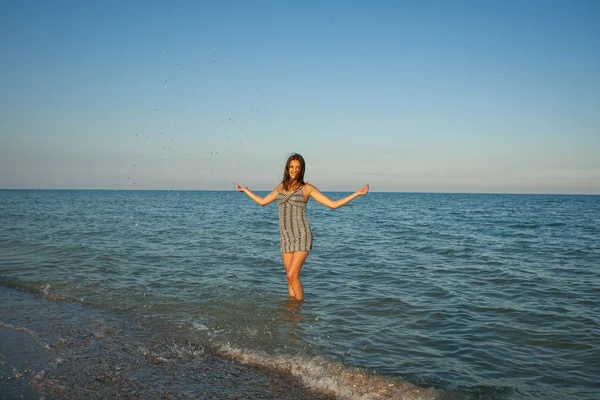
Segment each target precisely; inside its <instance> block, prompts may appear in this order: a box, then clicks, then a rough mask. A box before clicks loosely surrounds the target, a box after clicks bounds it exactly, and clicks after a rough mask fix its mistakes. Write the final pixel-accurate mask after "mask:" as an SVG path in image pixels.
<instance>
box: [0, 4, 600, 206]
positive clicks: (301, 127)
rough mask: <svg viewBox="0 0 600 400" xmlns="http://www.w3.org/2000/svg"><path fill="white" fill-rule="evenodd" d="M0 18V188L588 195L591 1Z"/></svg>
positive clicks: (23, 12) (598, 164) (47, 13)
mask: <svg viewBox="0 0 600 400" xmlns="http://www.w3.org/2000/svg"><path fill="white" fill-rule="evenodd" d="M0 7H1V11H2V12H0V38H1V39H0V51H1V54H2V62H0V73H1V76H2V77H3V80H2V89H1V90H0V188H89V189H231V188H232V187H233V183H234V182H239V183H240V184H242V185H244V186H249V187H250V188H251V189H255V190H270V189H272V188H273V187H274V186H275V185H276V184H277V183H278V182H279V180H280V179H281V176H282V172H283V165H284V163H285V160H286V159H287V157H288V155H289V154H290V153H292V152H299V153H301V154H302V155H303V156H304V158H305V159H306V161H307V171H306V175H305V178H306V179H307V180H308V181H310V182H311V183H313V184H315V185H316V186H317V187H319V188H320V189H321V190H324V191H330V190H331V191H333V190H355V189H358V188H359V187H361V186H363V185H364V184H365V183H369V184H370V185H371V190H373V191H417V192H501V193H502V192H509V193H594V194H600V156H599V155H600V112H599V110H600V24H598V21H599V20H600V2H598V1H566V0H564V1H552V0H529V1H416V0H415V1H327V2H319V1H302V2H292V1H214V2H201V1H189V2H181V1H174V2H167V1H160V2H153V1H136V2H134V1H119V2H117V1H114V2H113V1H103V2H93V1H59V0H57V1H51V2H49V1H11V0H9V1H4V2H3V3H2V5H1V6H0Z"/></svg>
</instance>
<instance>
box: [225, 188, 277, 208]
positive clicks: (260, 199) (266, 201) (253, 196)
mask: <svg viewBox="0 0 600 400" xmlns="http://www.w3.org/2000/svg"><path fill="white" fill-rule="evenodd" d="M282 186H283V183H280V184H279V185H277V187H276V188H275V189H273V191H272V192H271V193H269V194H268V195H266V196H265V197H260V196H259V195H257V194H256V193H252V192H251V191H250V189H248V188H247V187H241V186H240V185H239V184H237V183H236V185H235V188H236V189H237V190H238V192H244V193H246V194H247V195H248V197H250V198H251V199H252V200H254V201H255V202H257V203H258V204H260V205H261V206H263V207H264V206H266V205H267V204H269V203H272V202H273V201H274V200H275V199H277V193H279V191H280V190H281V187H282Z"/></svg>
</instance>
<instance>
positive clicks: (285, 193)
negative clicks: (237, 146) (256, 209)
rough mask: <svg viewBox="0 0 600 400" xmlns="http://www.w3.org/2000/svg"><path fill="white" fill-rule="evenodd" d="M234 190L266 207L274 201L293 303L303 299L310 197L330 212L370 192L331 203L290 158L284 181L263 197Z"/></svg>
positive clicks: (300, 162) (310, 238) (297, 156)
mask: <svg viewBox="0 0 600 400" xmlns="http://www.w3.org/2000/svg"><path fill="white" fill-rule="evenodd" d="M236 188H237V190H238V191H240V192H244V193H246V194H247V195H248V196H249V197H250V198H251V199H252V200H254V201H255V202H257V203H258V204H260V205H261V206H266V205H267V204H269V203H272V202H273V201H275V200H277V203H278V206H279V231H280V233H281V253H282V258H283V266H284V267H285V271H286V274H287V281H288V291H289V293H290V296H291V297H293V298H295V299H296V300H303V299H304V291H303V289H302V283H301V282H300V278H299V277H300V269H302V265H304V261H305V260H306V257H307V256H308V252H309V251H310V250H311V249H312V242H313V235H312V232H311V230H310V225H309V224H308V219H306V202H307V201H308V199H309V198H310V197H312V198H313V199H315V200H316V201H318V202H319V203H321V204H323V205H324V206H327V207H329V208H332V209H336V208H338V207H341V206H343V205H344V204H346V203H348V202H350V201H351V200H353V199H355V198H356V197H358V196H364V195H366V194H367V193H368V192H369V185H365V187H363V188H362V189H359V190H357V191H356V192H354V193H352V194H351V195H350V196H347V197H344V198H343V199H339V200H331V199H330V198H329V197H327V196H325V195H324V194H323V193H321V192H320V191H319V189H317V188H316V187H314V186H313V185H311V184H309V183H305V182H304V158H302V156H301V155H300V154H292V155H291V156H290V158H288V160H287V163H286V164H285V170H284V171H283V181H282V182H281V183H280V184H279V185H277V187H276V188H275V189H273V191H272V192H271V193H269V194H268V195H266V196H265V197H260V196H258V195H257V194H255V193H252V192H251V191H250V190H249V189H248V188H247V187H244V188H243V187H241V186H240V185H239V184H237V185H236Z"/></svg>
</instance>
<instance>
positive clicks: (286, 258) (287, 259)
mask: <svg viewBox="0 0 600 400" xmlns="http://www.w3.org/2000/svg"><path fill="white" fill-rule="evenodd" d="M293 255H294V253H283V254H282V258H283V266H284V267H285V274H286V276H287V274H289V270H290V265H291V264H292V256H293ZM288 292H289V294H290V297H296V296H294V289H292V285H290V281H289V280H288Z"/></svg>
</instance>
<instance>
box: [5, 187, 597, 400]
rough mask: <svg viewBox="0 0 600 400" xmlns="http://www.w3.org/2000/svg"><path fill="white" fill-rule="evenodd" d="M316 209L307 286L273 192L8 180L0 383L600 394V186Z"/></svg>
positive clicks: (386, 199)
mask: <svg viewBox="0 0 600 400" xmlns="http://www.w3.org/2000/svg"><path fill="white" fill-rule="evenodd" d="M259 194H262V195H264V194H266V193H265V192H259ZM326 194H327V195H328V196H329V197H331V198H332V199H337V198H341V197H343V196H345V195H347V193H342V192H330V193H326ZM307 215H308V219H309V221H310V224H311V228H312V231H313V233H314V237H315V239H314V245H313V250H312V251H311V252H310V254H309V256H308V258H307V260H306V263H305V264H304V267H303V268H302V272H301V275H300V277H301V280H302V283H303V285H304V292H305V301H303V302H298V301H295V300H293V299H290V298H289V297H288V291H287V283H286V277H285V270H284V268H283V263H282V257H281V253H280V249H279V227H278V219H277V206H276V203H272V204H270V205H267V206H265V207H260V206H259V205H257V204H256V203H254V202H253V201H252V200H251V199H250V198H248V197H247V196H245V195H244V194H243V193H239V192H237V191H234V190H231V191H166V190H165V191H142V190H136V191H126V190H112V191H111V190H107V191H101V190H92V191H87V190H0V339H1V340H0V343H2V344H1V345H0V397H2V398H32V399H33V398H36V399H37V398H40V397H44V398H46V399H53V398H57V399H58V398H60V399H69V398H73V399H76V398H157V399H158V398H160V399H164V398H170V399H180V398H185V399H187V398H190V399H192V398H198V399H203V398H215V399H216V398H219V399H225V398H227V399H255V398H256V399H365V400H366V399H373V400H376V399H377V400H378V399H582V400H583V399H586V400H592V399H594V400H595V399H598V398H600V196H594V195H519V194H454V193H453V194H444V193H377V192H374V193H369V194H368V195H367V196H363V197H359V198H357V199H355V200H354V201H352V202H351V203H349V204H347V205H346V206H344V207H342V208H339V209H337V210H331V209H328V208H326V207H324V206H322V205H320V204H319V203H316V202H315V201H313V200H309V203H308V207H307Z"/></svg>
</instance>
